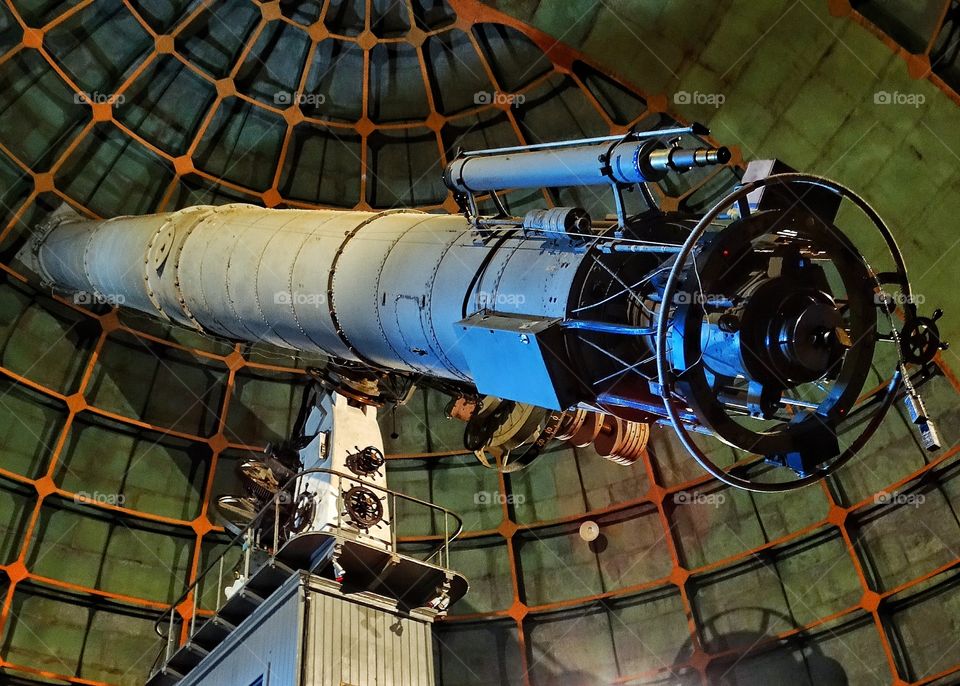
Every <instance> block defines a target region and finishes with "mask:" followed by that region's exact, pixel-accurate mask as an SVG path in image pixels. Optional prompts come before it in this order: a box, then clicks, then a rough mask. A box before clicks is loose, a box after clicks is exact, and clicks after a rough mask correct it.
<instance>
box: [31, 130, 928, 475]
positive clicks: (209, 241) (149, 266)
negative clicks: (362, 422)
mask: <svg viewBox="0 0 960 686" xmlns="http://www.w3.org/2000/svg"><path fill="white" fill-rule="evenodd" d="M705 133H706V132H705V130H703V129H702V128H701V127H698V126H693V127H687V128H680V129H674V130H657V131H648V132H629V133H627V134H625V135H623V136H614V137H607V138H596V139H587V140H578V141H567V142H561V143H553V144H544V145H535V146H523V147H517V148H501V149H497V150H482V151H475V152H469V153H463V154H460V155H458V156H457V157H456V159H454V160H453V161H452V162H451V163H450V164H449V165H448V167H447V169H446V170H445V173H444V180H445V182H446V184H447V185H448V187H449V188H450V189H451V190H452V191H453V192H454V194H455V197H456V198H457V200H458V202H459V203H460V204H461V208H462V210H463V212H462V214H460V215H437V214H426V213H422V212H418V211H414V210H406V209H399V210H389V211H383V212H354V211H333V210H293V209H289V210H279V209H263V208H258V207H253V206H249V205H226V206H220V207H191V208H187V209H184V210H180V211H178V212H172V213H165V214H157V215H150V216H142V217H117V218H114V219H109V220H106V221H90V220H85V219H83V218H80V217H78V216H76V215H72V214H70V213H69V212H66V213H59V214H58V215H56V216H54V217H52V218H51V220H50V221H49V222H47V223H46V225H45V226H43V227H41V230H39V231H38V234H37V238H36V240H35V241H34V242H33V244H32V246H30V250H29V251H28V254H27V256H26V258H25V261H29V262H30V263H31V266H32V268H33V270H34V271H35V272H36V274H37V275H38V276H39V278H40V279H41V280H42V281H43V282H44V283H45V284H47V285H52V286H53V287H54V288H56V289H60V290H61V291H62V292H77V291H80V292H86V293H90V294H93V296H95V297H97V298H102V299H104V300H106V301H109V302H117V303H121V304H122V305H123V306H125V307H128V308H134V309H136V310H140V311H142V312H146V313H150V314H152V315H155V316H158V317H161V318H163V319H167V320H169V321H172V322H175V323H177V324H180V325H183V326H187V327H191V328H193V329H195V330H197V331H200V332H202V333H204V334H208V335H211V336H218V337H223V338H227V339H231V340H235V341H246V342H256V343H269V344H272V345H275V346H280V347H283V348H289V349H294V350H300V351H310V352H316V353H323V354H325V355H326V356H328V357H329V358H330V360H331V364H330V366H329V368H328V369H326V370H325V371H324V372H322V375H323V377H324V378H325V379H326V381H327V382H328V383H331V384H335V385H337V386H338V387H339V388H340V389H341V390H345V389H346V390H347V391H349V392H350V393H352V394H353V397H355V398H357V399H358V400H360V401H366V402H384V401H389V400H393V401H396V400H398V399H399V397H400V395H402V394H399V393H398V394H393V395H391V394H390V393H388V392H387V391H386V390H385V389H387V388H388V387H389V388H398V387H402V386H403V385H404V384H407V385H408V386H409V385H410V384H413V383H418V384H427V385H433V386H436V387H438V388H441V389H443V390H446V391H448V392H449V393H450V394H451V395H452V396H453V401H452V403H451V408H452V410H451V414H452V415H453V416H458V417H460V418H462V419H464V420H466V421H467V427H466V443H467V446H468V447H469V448H470V449H472V450H475V451H477V452H478V454H479V455H481V456H482V455H484V449H485V448H489V447H490V446H491V445H492V444H494V443H497V440H498V439H497V436H498V435H500V436H501V438H502V437H503V435H504V434H508V435H509V436H508V439H509V437H510V436H514V437H516V436H520V438H518V439H516V443H517V444H516V445H510V444H509V440H506V441H501V442H500V443H499V444H498V445H499V447H500V448H501V450H500V452H499V453H495V456H496V457H498V459H499V461H500V466H501V467H504V466H506V463H507V462H509V459H508V456H509V454H510V453H511V450H512V451H513V453H514V454H528V455H529V454H537V453H539V452H541V451H542V449H543V447H544V444H545V443H548V442H549V441H550V440H552V439H555V438H563V439H567V440H570V441H572V442H574V443H575V444H577V445H586V444H588V443H595V445H596V446H597V449H598V452H600V453H601V454H604V455H606V456H608V457H611V458H612V459H615V460H617V461H621V462H630V461H632V460H633V459H636V456H637V455H638V454H639V452H640V451H642V449H643V446H644V445H645V443H646V436H647V433H648V431H647V429H648V427H650V426H655V425H661V426H668V425H669V426H672V428H673V429H674V430H675V431H676V433H677V435H678V437H679V439H680V441H681V442H682V443H683V445H684V446H685V447H686V448H687V450H689V452H690V453H691V454H692V455H693V456H694V457H695V458H696V459H697V460H698V461H699V462H700V463H701V465H703V467H704V468H705V469H707V470H708V471H709V472H710V473H711V474H713V475H714V476H715V477H717V478H718V479H720V480H722V481H724V482H726V483H728V484H730V485H733V486H737V487H742V488H749V489H752V490H761V491H779V490H787V489H790V488H796V487H799V486H803V485H806V484H809V483H811V482H813V481H816V480H817V479H820V478H822V477H824V476H825V475H827V474H828V473H830V472H831V471H833V470H835V469H837V468H839V467H840V466H842V465H843V464H844V463H845V462H846V461H848V460H849V459H850V458H851V457H853V456H854V455H855V454H856V453H857V452H858V451H859V450H860V449H861V448H862V447H863V445H864V444H865V443H866V441H867V439H868V438H869V437H870V435H871V434H873V433H874V432H875V430H876V429H877V427H878V426H879V424H880V422H881V421H882V419H883V417H884V414H885V413H886V412H887V410H888V409H889V408H890V406H891V405H892V404H893V403H894V402H895V401H897V400H898V399H901V398H902V399H903V400H904V401H905V402H906V403H907V407H908V409H909V411H910V415H911V418H912V419H913V421H914V423H915V424H916V426H917V428H918V431H919V432H920V436H921V438H922V441H923V442H924V444H925V445H926V447H927V448H928V449H931V450H932V449H936V448H937V447H938V442H939V439H938V437H937V433H936V429H935V427H934V426H933V423H932V422H931V421H930V419H929V417H928V416H927V411H926V409H925V407H924V405H923V402H922V400H921V398H920V395H919V392H918V390H917V388H916V384H915V383H914V382H913V381H912V380H911V378H912V377H915V376H916V375H917V372H918V371H921V370H923V369H924V368H926V367H928V365H929V364H930V363H931V361H932V360H933V359H934V356H935V354H936V352H937V350H938V349H940V348H941V347H943V345H945V344H943V343H941V341H940V338H939V332H938V330H937V326H936V323H935V320H936V318H937V317H938V316H939V312H937V313H935V314H934V315H933V316H931V317H922V316H920V314H919V313H918V311H917V307H916V303H915V301H914V296H913V293H912V290H911V284H910V281H909V278H908V275H907V269H906V266H905V265H904V261H903V258H902V256H901V253H900V250H899V249H898V247H897V244H896V241H895V240H894V237H893V235H892V233H891V231H890V230H889V229H888V227H887V226H886V225H885V224H884V222H883V220H882V219H881V218H880V217H879V216H878V215H877V214H876V212H874V211H873V210H872V209H871V208H870V206H869V205H868V204H867V203H866V201H864V200H863V199H862V198H861V197H860V196H858V195H857V194H856V193H854V192H853V191H851V190H849V189H847V188H846V187H844V186H842V185H840V184H838V183H836V182H833V181H830V180H828V179H824V178H818V177H815V176H811V175H807V174H800V173H796V172H793V171H792V170H786V171H782V168H781V166H780V165H779V163H771V162H755V163H751V164H750V165H749V166H748V167H747V170H746V173H745V175H744V176H743V179H742V182H741V183H740V184H739V185H738V186H737V187H735V188H734V189H733V190H732V191H731V192H730V193H729V194H728V195H727V196H726V197H724V198H723V199H722V200H720V202H718V203H717V204H716V205H715V206H714V207H713V208H712V209H710V210H709V211H707V212H706V213H705V214H699V215H691V214H688V213H683V212H674V211H662V210H660V209H657V207H656V205H655V203H654V202H653V197H652V195H651V193H650V190H649V186H650V185H651V184H656V183H657V182H659V181H661V180H662V179H663V178H664V177H665V176H666V175H668V174H677V173H684V172H686V171H687V170H690V169H692V168H694V167H709V166H715V165H723V164H726V163H728V162H729V160H730V153H729V152H728V151H727V150H726V149H725V148H717V147H713V146H711V145H709V144H705V143H703V142H702V140H699V139H698V138H697V137H698V136H700V137H702V136H703V135H705ZM678 137H682V140H683V141H686V143H685V144H681V142H680V141H681V138H678ZM690 141H693V143H692V144H691V143H690ZM781 172H782V173H781ZM594 186H607V187H609V188H610V189H612V191H613V193H612V195H613V197H614V199H615V201H616V204H615V209H616V213H615V215H611V216H610V217H591V216H589V214H588V213H587V212H586V211H584V210H583V209H580V208H577V207H549V206H546V203H544V207H542V208H539V209H533V210H531V211H529V212H526V213H525V214H524V215H523V216H513V215H512V214H511V213H510V212H509V211H508V210H507V208H506V207H505V206H504V203H503V202H501V201H500V197H501V196H500V195H499V194H498V191H505V190H516V189H524V188H527V189H534V188H556V187H594ZM631 193H633V194H638V196H634V197H641V198H646V199H647V202H646V203H645V206H646V207H647V208H648V209H646V210H645V211H642V212H639V213H636V214H631V213H630V212H628V210H627V209H626V208H627V207H628V205H629V203H628V202H627V201H626V199H627V197H628V195H629V194H631ZM481 206H484V207H492V208H494V210H493V211H492V213H491V212H488V213H487V214H484V213H482V212H481V210H480V207H481ZM845 227H847V228H845ZM858 241H859V242H862V243H863V244H864V245H866V246H868V248H869V249H866V250H865V249H862V248H860V247H858ZM868 253H869V254H868ZM877 369H881V371H882V372H883V373H879V374H878V373H877ZM518 408H522V409H518ZM511 427H513V429H516V431H514V430H513V429H512V428H511ZM531 427H532V428H531ZM521 428H522V429H523V430H522V431H521V430H520V429H521ZM531 435H533V436H535V440H533V441H527V437H528V436H531ZM708 437H714V438H715V439H719V440H720V441H722V442H723V443H724V444H727V445H728V446H731V447H732V448H734V450H733V451H729V450H726V451H717V450H713V449H711V440H710V439H709V438H708ZM524 441H526V443H524ZM503 443H506V444H507V448H506V449H503ZM713 443H714V444H715V442H713ZM731 453H732V454H733V455H734V457H728V458H726V459H724V460H720V459H719V458H717V457H716V455H718V454H725V455H727V454H731Z"/></svg>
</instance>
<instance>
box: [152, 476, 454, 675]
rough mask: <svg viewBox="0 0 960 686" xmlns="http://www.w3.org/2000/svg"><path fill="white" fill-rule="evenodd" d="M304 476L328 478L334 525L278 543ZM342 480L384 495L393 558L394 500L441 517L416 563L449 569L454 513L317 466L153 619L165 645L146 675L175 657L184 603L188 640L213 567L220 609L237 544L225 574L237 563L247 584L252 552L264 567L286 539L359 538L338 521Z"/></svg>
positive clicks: (258, 515)
mask: <svg viewBox="0 0 960 686" xmlns="http://www.w3.org/2000/svg"><path fill="white" fill-rule="evenodd" d="M310 474H328V475H330V476H331V477H333V479H331V481H330V487H331V490H334V491H335V492H336V494H337V508H336V512H337V516H336V521H335V522H327V523H325V524H324V527H323V529H309V528H307V529H304V530H303V531H298V532H295V533H292V534H291V535H290V537H289V538H286V536H285V538H284V540H283V541H281V533H283V534H284V535H286V532H285V531H281V527H280V509H281V505H282V504H283V501H284V500H287V499H290V494H291V492H292V491H291V490H290V489H291V488H292V487H293V486H294V484H295V483H296V482H297V481H298V480H299V479H301V478H303V477H304V476H308V475H310ZM344 480H346V481H348V482H350V484H352V485H361V486H364V487H366V488H369V489H371V490H373V491H375V492H379V493H383V494H386V496H387V499H388V500H389V505H390V508H389V513H390V521H389V522H388V526H389V529H390V546H391V548H390V549H391V552H392V553H393V554H397V529H396V526H395V524H394V520H395V518H396V513H397V507H396V505H397V500H398V499H399V500H400V501H407V502H410V503H414V504H416V505H422V506H424V507H426V508H429V509H430V510H432V511H434V512H438V513H440V514H442V515H443V538H442V539H441V540H440V542H439V543H437V545H436V546H435V547H434V548H433V549H432V550H430V552H429V555H427V556H426V557H425V558H423V559H422V560H421V561H422V562H426V563H429V562H430V561H431V560H433V558H434V557H436V556H437V555H439V556H440V557H439V560H438V562H437V566H438V567H441V568H443V569H449V568H450V544H451V543H452V542H453V541H454V540H456V538H457V537H458V536H459V535H460V534H461V532H462V531H463V520H462V519H461V518H460V516H459V515H457V514H456V513H455V512H452V511H450V510H448V509H447V508H445V507H441V506H440V505H436V504H434V503H431V502H428V501H426V500H421V499H420V498H414V497H413V496H409V495H405V494H403V493H398V492H397V491H394V490H391V489H389V488H385V487H383V486H378V485H376V484H373V483H370V482H368V481H365V480H363V479H361V478H359V477H358V476H357V475H356V474H344V473H342V472H338V471H336V470H333V469H324V468H320V467H316V468H313V469H305V470H303V471H301V472H297V474H295V475H294V476H292V477H291V478H290V479H289V480H287V482H286V483H285V484H284V485H283V486H282V487H280V488H279V489H278V490H277V493H276V494H275V495H274V496H273V498H271V499H270V501H269V502H268V503H267V504H266V506H264V507H263V509H261V510H260V511H259V512H258V513H256V514H255V515H254V516H253V518H252V519H251V520H250V521H249V522H248V523H247V524H246V525H245V526H243V527H242V528H241V529H240V530H239V532H238V533H237V534H236V535H235V536H234V537H233V539H231V540H230V541H229V542H228V543H227V545H226V549H225V550H224V551H223V552H222V553H221V554H220V555H218V556H217V557H216V558H214V559H213V561H211V562H210V564H208V565H207V567H206V568H205V569H204V570H203V571H202V572H201V573H200V574H199V575H197V578H196V579H194V581H193V582H192V583H191V584H190V585H189V586H187V588H186V590H185V591H184V592H183V593H182V594H181V595H180V596H179V597H178V598H177V599H176V601H174V602H173V603H172V604H171V605H170V607H168V608H167V609H166V610H164V611H163V612H162V613H161V614H160V616H159V617H158V618H157V621H156V622H155V623H154V625H153V629H154V631H155V632H156V634H157V635H158V636H161V637H163V636H164V631H163V629H162V628H161V627H162V626H163V625H165V624H166V626H167V630H166V643H165V645H164V648H163V649H162V650H161V651H160V654H159V655H157V659H156V660H155V661H154V664H153V669H152V670H151V673H154V672H156V671H157V665H158V663H159V662H160V659H161V658H163V662H164V663H166V662H167V661H169V660H170V658H171V657H172V656H173V654H174V653H175V652H176V649H177V647H179V642H178V641H177V640H176V639H175V634H178V633H180V632H181V631H182V627H181V623H180V621H179V620H178V618H177V608H178V607H179V606H180V605H182V604H183V603H184V602H185V601H187V600H188V599H189V600H190V601H191V604H192V610H191V613H190V631H189V633H188V634H187V638H188V640H189V637H191V636H193V634H194V632H195V631H196V623H197V614H198V613H199V612H200V611H202V609H203V608H202V607H201V606H200V597H201V596H202V595H203V592H201V591H200V588H201V585H202V583H203V582H204V581H205V580H206V579H207V577H208V575H210V574H211V573H212V572H213V570H214V569H215V568H216V569H217V576H216V580H217V584H216V594H215V595H216V603H215V607H213V608H211V609H212V610H213V612H214V613H216V612H218V611H219V610H220V604H221V597H222V594H223V574H224V563H225V559H226V557H227V555H228V554H229V553H230V552H232V551H234V550H235V549H236V546H237V545H238V544H240V546H241V547H240V552H241V554H242V558H241V559H240V560H238V561H237V562H236V563H234V565H233V566H232V567H231V568H230V571H234V570H235V569H236V568H237V567H238V566H239V565H240V563H241V562H242V564H243V575H242V576H243V578H244V579H245V580H247V581H248V580H249V579H250V572H251V564H252V562H253V554H254V552H255V551H262V552H268V554H267V555H266V557H265V558H264V564H266V561H267V560H269V561H270V562H273V561H275V560H276V557H277V552H278V551H279V549H280V546H281V544H282V543H286V542H287V541H288V540H292V539H293V538H296V537H297V536H300V535H303V534H308V533H311V532H316V531H321V530H322V531H327V532H329V533H332V534H334V535H335V536H337V537H345V536H344V534H348V535H349V537H355V536H356V535H357V534H358V533H359V529H358V527H356V526H354V525H352V524H350V523H349V522H347V523H346V526H345V525H344V524H345V523H344V521H343V493H344V491H343V482H344ZM323 495H325V494H314V497H316V498H318V499H321V500H322V497H323ZM295 501H296V498H293V499H291V500H290V504H292V505H294V506H295V504H296V503H295ZM271 512H272V513H273V540H272V543H273V545H272V546H269V548H266V551H265V550H264V546H263V545H262V543H261V540H260V539H261V536H262V531H261V530H260V524H261V523H262V522H263V521H264V519H265V518H266V517H267V515H269V514H270V513H271ZM451 518H452V519H453V520H454V521H455V522H456V527H455V528H454V529H453V532H452V533H451V528H450V519H451ZM328 527H329V528H328Z"/></svg>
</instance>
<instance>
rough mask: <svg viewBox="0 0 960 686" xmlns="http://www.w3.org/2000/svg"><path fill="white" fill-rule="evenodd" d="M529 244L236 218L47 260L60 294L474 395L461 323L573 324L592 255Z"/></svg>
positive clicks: (104, 227)
mask: <svg viewBox="0 0 960 686" xmlns="http://www.w3.org/2000/svg"><path fill="white" fill-rule="evenodd" d="M528 241H529V239H527V238H526V237H524V236H523V235H522V234H518V235H511V234H509V233H507V234H504V236H503V238H502V240H498V241H486V242H484V241H480V240H479V239H478V238H477V235H476V234H475V232H473V231H472V228H471V226H470V225H469V223H468V222H467V220H466V219H465V218H464V217H461V216H449V215H433V214H426V213H423V212H418V211H410V210H390V211H386V212H379V213H374V212H346V211H329V210H272V209H263V208H259V207H253V206H249V205H225V206H221V207H193V208H189V209H185V210H181V211H179V212H173V213H166V214H157V215H150V216H144V217H117V218H116V219H110V220H107V221H84V220H71V219H66V220H64V221H62V222H61V223H60V224H59V225H57V226H56V227H55V228H53V229H52V230H51V231H50V232H49V233H48V234H45V235H44V236H42V237H41V238H40V239H38V243H37V245H36V246H35V254H36V257H37V262H38V264H37V266H38V271H39V272H40V274H41V276H42V277H43V278H45V279H46V280H48V281H49V282H50V283H52V284H55V285H56V286H57V287H59V288H61V289H64V290H68V291H84V292H89V293H93V294H95V295H98V296H102V297H103V298H105V299H107V300H108V301H110V302H115V303H118V304H122V305H125V306H126V307H130V308H134V309H137V310H140V311H142V312H147V313H149V314H154V315H159V316H161V317H163V318H165V319H168V320H171V321H174V322H176V323H178V324H182V325H186V326H190V327H193V328H195V329H197V330H199V331H202V332H206V333H210V334H215V335H218V336H223V337H227V338H230V339H233V340H240V341H249V342H261V341H262V342H267V343H270V344H273V345H277V346H280V347H284V348H291V349H294V350H301V351H308V352H319V353H324V354H327V355H329V356H332V357H335V358H339V359H341V360H347V361H358V362H364V363H368V364H371V365H373V366H377V367H380V368H384V369H390V370H395V371H400V372H413V373H419V374H426V375H429V376H432V377H440V378H447V379H454V380H462V381H472V377H471V374H470V371H469V368H468V365H467V362H466V360H465V357H464V353H463V350H462V349H461V346H460V338H461V332H460V330H459V329H458V328H457V327H456V324H457V322H459V321H460V320H462V319H464V318H465V317H467V316H469V315H471V314H473V313H474V312H477V311H478V310H481V309H496V310H497V311H500V312H507V313H509V312H514V313H524V312H535V313H537V314H538V315H542V316H553V317H563V316H564V315H565V313H566V308H567V300H568V297H569V293H570V288H571V283H572V281H573V278H574V274H575V272H576V267H577V265H578V264H579V263H580V261H581V260H582V259H583V255H582V254H574V253H573V252H571V251H559V250H554V251H542V250H539V249H531V246H530V244H529V242H528Z"/></svg>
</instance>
